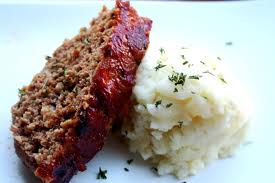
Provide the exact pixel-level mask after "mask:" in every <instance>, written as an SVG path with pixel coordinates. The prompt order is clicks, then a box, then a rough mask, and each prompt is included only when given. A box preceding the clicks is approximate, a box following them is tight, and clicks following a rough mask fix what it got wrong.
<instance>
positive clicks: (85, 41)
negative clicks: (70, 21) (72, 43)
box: [82, 38, 90, 45]
mask: <svg viewBox="0 0 275 183" xmlns="http://www.w3.org/2000/svg"><path fill="white" fill-rule="evenodd" d="M82 43H83V44H85V45H88V44H90V41H89V39H88V38H84V39H83V41H82Z"/></svg>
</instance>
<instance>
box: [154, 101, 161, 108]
mask: <svg viewBox="0 0 275 183" xmlns="http://www.w3.org/2000/svg"><path fill="white" fill-rule="evenodd" d="M161 102H162V101H161V100H158V101H156V103H155V106H156V108H158V106H159V105H160V104H161Z"/></svg>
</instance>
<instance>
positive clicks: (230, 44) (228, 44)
mask: <svg viewBox="0 0 275 183" xmlns="http://www.w3.org/2000/svg"><path fill="white" fill-rule="evenodd" d="M225 45H226V46H232V45H233V42H232V41H228V42H226V43H225Z"/></svg>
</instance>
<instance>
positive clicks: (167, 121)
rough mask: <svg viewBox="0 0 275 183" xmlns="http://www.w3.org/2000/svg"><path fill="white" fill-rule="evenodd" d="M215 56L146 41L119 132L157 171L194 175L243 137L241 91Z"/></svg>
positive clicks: (245, 121) (245, 124) (243, 100)
mask: <svg viewBox="0 0 275 183" xmlns="http://www.w3.org/2000/svg"><path fill="white" fill-rule="evenodd" d="M223 62H224V61H223V60H222V58H220V57H214V56H209V55H208V54H205V53H204V52H203V51H202V50H198V49H195V48H190V47H189V48H188V47H185V46H183V45H175V44H170V45H168V46H154V45H151V46H150V48H149V49H148V51H147V54H146V56H145V58H144V60H143V62H142V64H141V65H140V67H139V69H138V73H137V80H136V85H135V87H134V89H133V97H134V98H135V100H136V102H137V103H136V105H135V106H134V109H133V112H132V115H131V119H128V120H126V122H125V123H124V124H123V127H122V134H124V135H125V136H126V138H127V139H128V142H129V148H130V151H132V152H137V153H139V154H140V155H141V156H142V157H143V159H145V160H150V161H151V162H152V163H153V164H155V166H156V168H157V170H158V174H160V175H164V174H174V175H176V176H177V177H178V178H184V177H186V176H189V175H194V174H196V173H197V172H198V170H200V169H201V168H203V167H205V166H206V165H207V164H208V163H209V162H211V161H213V160H215V159H218V158H222V157H227V156H229V155H231V154H232V153H233V151H234V150H235V149H236V148H237V147H238V146H239V145H240V144H241V143H242V142H243V140H244V138H245V134H246V130H247V127H248V124H249V123H248V121H249V115H248V114H249V111H248V109H249V106H247V105H246V104H247V103H248V100H247V99H246V93H245V92H243V90H242V89H241V85H239V84H238V80H237V79H234V77H232V74H230V73H228V71H227V69H226V67H225V66H224V63H223Z"/></svg>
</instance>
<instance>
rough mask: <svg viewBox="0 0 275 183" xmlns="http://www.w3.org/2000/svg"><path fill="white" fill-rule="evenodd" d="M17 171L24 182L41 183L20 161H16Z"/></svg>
mask: <svg viewBox="0 0 275 183" xmlns="http://www.w3.org/2000/svg"><path fill="white" fill-rule="evenodd" d="M18 171H19V175H20V177H22V180H23V182H24V183H41V181H40V180H39V179H38V178H36V177H35V176H34V175H33V173H32V172H31V171H30V170H29V169H28V168H27V167H26V166H25V165H24V164H23V163H22V162H20V163H18Z"/></svg>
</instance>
